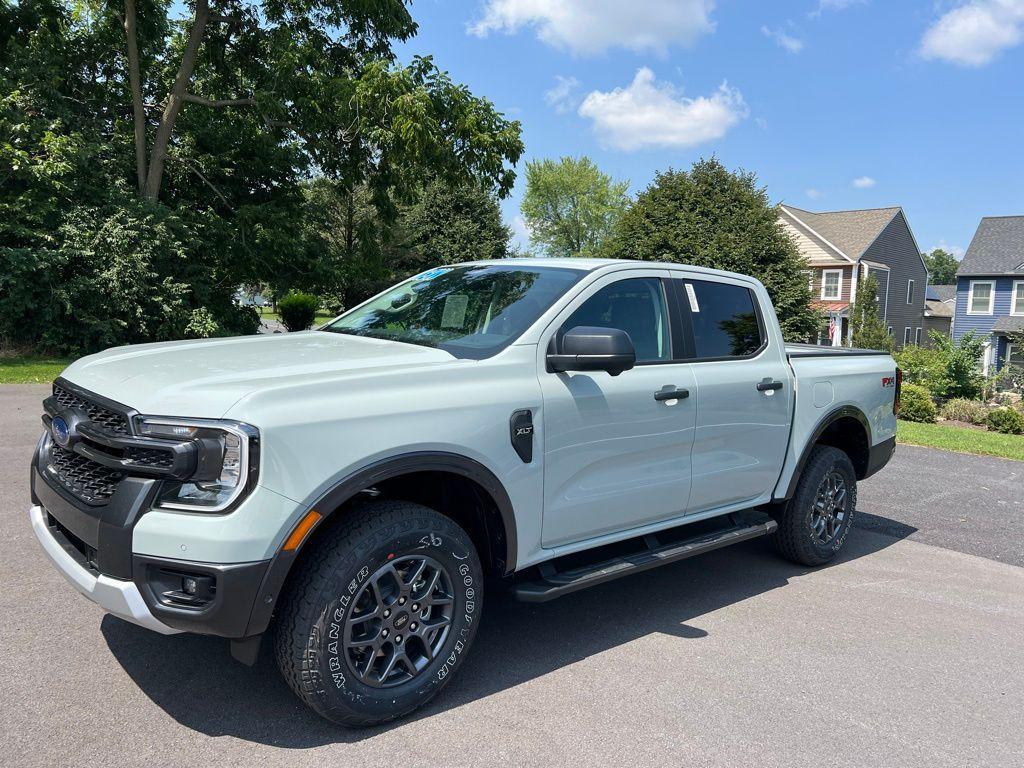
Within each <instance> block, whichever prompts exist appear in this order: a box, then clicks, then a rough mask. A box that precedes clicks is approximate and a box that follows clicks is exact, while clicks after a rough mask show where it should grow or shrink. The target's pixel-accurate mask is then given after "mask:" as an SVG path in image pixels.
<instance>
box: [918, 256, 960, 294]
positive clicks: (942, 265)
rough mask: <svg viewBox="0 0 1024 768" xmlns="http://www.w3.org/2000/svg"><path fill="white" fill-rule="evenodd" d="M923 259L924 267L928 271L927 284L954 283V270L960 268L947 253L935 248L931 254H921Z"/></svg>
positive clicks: (954, 258) (958, 263)
mask: <svg viewBox="0 0 1024 768" xmlns="http://www.w3.org/2000/svg"><path fill="white" fill-rule="evenodd" d="M921 255H922V256H923V257H924V265H925V267H927V269H928V282H929V283H931V284H932V285H950V284H952V283H955V282H956V270H957V269H958V268H959V266H960V262H959V261H957V258H956V256H954V255H953V254H952V253H950V252H949V251H945V250H943V249H942V248H936V249H935V250H933V251H932V252H931V253H923V254H921Z"/></svg>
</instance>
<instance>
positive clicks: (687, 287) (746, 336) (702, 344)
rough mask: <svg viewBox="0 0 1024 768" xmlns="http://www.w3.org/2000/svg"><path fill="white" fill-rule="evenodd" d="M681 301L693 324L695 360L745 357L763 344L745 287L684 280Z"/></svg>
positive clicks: (754, 307)
mask: <svg viewBox="0 0 1024 768" xmlns="http://www.w3.org/2000/svg"><path fill="white" fill-rule="evenodd" d="M683 291H684V296H683V302H684V304H686V305H687V306H688V307H689V310H690V319H691V322H692V325H693V342H694V351H695V357H696V358H697V359H698V360H705V359H722V358H733V357H749V356H750V355H753V354H754V353H756V352H757V351H758V350H760V349H761V347H763V346H764V344H765V336H764V330H763V329H762V327H761V321H760V319H759V317H758V314H757V304H756V301H757V300H756V299H755V298H754V294H753V292H752V291H751V290H750V289H749V288H744V287H743V286H740V285H730V284H728V283H715V282H711V281H708V280H684V281H683Z"/></svg>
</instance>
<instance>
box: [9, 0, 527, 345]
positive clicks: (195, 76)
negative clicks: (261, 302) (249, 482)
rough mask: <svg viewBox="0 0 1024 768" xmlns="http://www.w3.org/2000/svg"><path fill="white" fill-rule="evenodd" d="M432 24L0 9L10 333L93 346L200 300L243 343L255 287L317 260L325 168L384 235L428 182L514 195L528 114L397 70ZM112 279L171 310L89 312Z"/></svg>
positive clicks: (201, 11) (356, 12)
mask: <svg viewBox="0 0 1024 768" xmlns="http://www.w3.org/2000/svg"><path fill="white" fill-rule="evenodd" d="M415 31H416V24H415V22H414V21H413V20H412V18H411V17H410V16H409V12H408V10H407V7H406V3H405V2H403V0H186V2H185V3H176V2H172V1H171V0H85V1H84V2H76V3H69V2H66V0H18V2H11V1H10V0H0V283H3V286H2V287H3V289H4V292H5V298H4V301H0V337H3V338H5V339H6V340H9V341H11V342H13V343H17V344H21V345H26V344H38V343H45V344H50V345H52V346H54V347H60V348H61V349H66V350H72V349H73V350H75V351H85V350H90V349H94V348H96V347H97V346H100V345H104V344H111V343H117V342H118V341H123V340H132V341H142V340H158V339H161V338H173V337H175V336H178V335H181V334H182V333H184V332H185V328H186V327H189V326H190V327H193V328H195V327H197V325H196V324H195V323H193V322H192V316H193V315H195V314H196V313H197V312H199V310H205V312H204V313H201V314H202V317H203V318H204V322H203V323H202V326H203V327H206V328H210V327H214V326H216V328H218V329H219V330H218V332H244V331H246V330H247V329H249V328H251V327H253V325H254V323H255V318H254V317H253V316H251V315H252V313H246V312H239V311H238V307H236V306H235V305H234V302H233V300H232V296H233V294H234V292H235V290H236V288H237V286H238V285H240V284H243V283H265V282H274V281H277V280H279V279H280V277H281V276H282V275H293V276H295V281H296V282H297V283H298V282H301V279H302V276H303V275H305V274H307V273H310V272H315V271H316V270H317V269H318V268H319V266H318V264H319V262H318V259H319V256H318V255H317V254H316V253H315V252H313V251H311V250H310V249H307V248H305V247H304V243H305V242H306V238H304V237H303V234H302V232H301V227H302V224H303V220H304V217H303V204H304V201H305V194H306V193H305V186H306V184H307V182H308V181H309V180H310V178H311V177H318V176H323V177H325V178H327V179H329V180H330V182H331V184H332V185H334V186H335V187H336V189H338V190H340V193H341V196H342V199H343V200H346V201H348V202H347V203H346V205H347V206H348V208H349V209H350V210H351V211H352V217H351V218H352V220H353V221H356V219H357V218H358V217H357V216H356V212H357V209H359V206H360V205H362V204H363V203H365V204H366V205H368V206H370V207H372V212H369V211H363V212H364V213H366V217H365V218H366V219H367V220H372V221H374V222H375V223H376V222H384V223H386V224H388V225H389V226H390V225H391V224H392V223H393V222H394V220H395V218H396V217H397V216H398V214H399V212H400V210H402V209H403V208H404V207H405V206H407V205H409V204H411V203H413V202H415V201H416V200H417V199H418V195H419V192H420V190H421V189H422V188H423V186H424V184H426V183H428V182H430V181H431V180H433V179H439V180H441V181H443V182H444V183H446V184H451V185H459V184H474V185H479V186H481V187H483V188H486V189H488V190H491V191H493V192H494V193H495V194H497V195H506V194H507V193H508V192H509V190H510V189H511V187H512V184H513V182H514V178H515V174H514V170H513V166H514V163H515V162H516V161H517V160H518V158H519V156H520V154H521V153H522V142H521V139H520V135H519V134H520V126H519V124H518V123H517V122H515V121H510V120H507V119H505V118H504V116H503V115H502V114H501V113H499V112H498V111H497V110H496V109H495V108H494V106H493V105H492V104H491V103H490V102H489V101H487V100H486V99H482V98H479V97H477V96H474V95H473V94H472V93H471V92H470V91H469V90H468V89H466V88H465V87H464V86H461V85H459V84H457V83H454V82H453V81H452V80H451V78H450V77H449V76H448V75H447V74H446V73H444V72H441V71H439V70H438V69H437V67H436V66H435V65H434V63H433V62H432V60H431V59H430V58H429V57H418V58H415V59H413V60H412V61H411V62H410V63H408V64H400V63H398V62H397V60H396V56H395V53H394V50H393V48H394V46H395V45H396V44H397V43H399V42H402V41H405V40H408V39H409V38H410V37H411V36H412V35H413V34H414V33H415ZM357 198H358V203H359V204H358V205H357V204H356V199H357ZM70 222H75V223H76V227H77V230H76V229H75V228H74V227H71V226H70ZM375 225H376V224H375ZM112 229H116V230H117V231H118V236H117V237H112V236H111V231H112ZM357 240H358V238H356V237H353V238H352V242H353V244H355V243H356V241H357ZM93 243H101V244H102V246H103V248H102V251H101V250H100V249H94V248H92V245H91V244H93ZM161 244H162V245H161ZM118 249H121V250H118ZM101 253H102V255H101ZM129 264H130V265H132V266H131V268H130V269H129V268H128V267H127V265H129ZM140 280H141V281H143V282H142V283H141V284H140V283H139V281H140ZM58 283H59V285H60V288H61V290H60V291H51V290H49V288H48V286H50V285H53V284H58ZM95 285H117V286H119V287H118V290H121V289H122V288H123V291H124V295H126V296H129V295H133V291H138V292H140V293H141V294H143V295H146V296H149V297H150V298H151V299H152V301H153V302H154V303H155V304H157V305H159V306H161V307H166V308H173V312H171V314H170V316H168V317H167V318H166V322H161V323H159V324H156V323H146V324H145V325H144V326H138V325H137V323H136V319H135V317H134V315H133V314H132V313H131V312H130V311H129V310H130V301H128V300H126V301H124V302H122V303H119V304H118V306H119V307H123V308H124V314H122V315H117V314H115V315H108V316H104V314H103V312H102V311H100V312H98V313H96V315H95V317H93V316H92V314H91V313H84V311H83V310H84V307H86V306H89V305H90V296H91V295H92V294H90V295H89V296H85V295H83V296H79V295H77V294H74V293H73V291H74V290H78V289H77V288H75V286H79V287H80V288H81V290H82V291H86V290H89V291H92V290H94V288H95ZM7 296H18V300H17V301H7ZM17 307H21V309H24V308H25V307H33V312H34V315H33V317H34V318H35V319H36V320H38V318H45V321H33V322H27V321H26V320H25V313H24V312H23V311H21V310H20V309H17ZM120 311H121V310H120V309H119V310H118V312H120ZM168 311H170V309H169V310H168ZM83 314H86V315H88V316H87V317H86V319H85V320H82V317H83ZM210 317H212V318H213V319H214V322H213V323H210V322H206V320H208V319H209V318H210ZM72 319H73V322H72ZM57 326H61V328H62V329H63V330H62V331H61V333H62V334H64V335H61V337H60V338H59V339H55V338H54V337H53V335H52V334H50V333H49V331H51V330H53V329H54V328H56V327H57ZM89 328H91V330H88V329H89ZM73 329H80V330H81V331H82V333H81V335H80V337H79V338H78V340H77V341H73V340H69V339H68V338H66V337H65V336H66V334H69V333H72V331H73Z"/></svg>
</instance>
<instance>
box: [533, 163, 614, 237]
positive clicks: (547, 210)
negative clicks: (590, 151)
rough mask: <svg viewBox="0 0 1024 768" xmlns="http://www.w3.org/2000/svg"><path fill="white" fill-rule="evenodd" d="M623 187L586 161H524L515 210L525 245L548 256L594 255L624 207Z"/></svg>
mask: <svg viewBox="0 0 1024 768" xmlns="http://www.w3.org/2000/svg"><path fill="white" fill-rule="evenodd" d="M628 189H629V182H628V181H615V180H614V179H612V177H611V176H608V175H607V174H605V173H602V172H601V170H600V169H599V168H598V167H597V166H596V165H595V164H594V162H593V161H592V160H591V159H590V158H589V157H578V158H575V157H563V158H561V159H560V160H533V161H531V162H529V163H527V164H526V194H525V196H524V197H523V203H522V206H521V209H520V210H521V212H522V214H523V219H524V220H525V221H526V224H527V226H528V227H529V228H530V242H531V243H533V244H534V245H536V246H537V247H539V248H540V249H541V250H543V251H544V252H545V253H546V254H547V255H549V256H592V255H594V254H595V252H596V251H597V249H598V248H599V247H600V245H601V243H602V241H603V240H604V239H605V237H607V235H608V233H609V232H610V231H611V230H612V228H613V227H614V226H615V224H616V222H617V221H618V220H619V218H620V217H621V216H622V214H623V213H624V212H625V211H626V209H627V208H628V207H629V196H628V194H627V190H628Z"/></svg>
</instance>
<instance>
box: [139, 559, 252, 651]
mask: <svg viewBox="0 0 1024 768" xmlns="http://www.w3.org/2000/svg"><path fill="white" fill-rule="evenodd" d="M133 559H134V581H135V585H136V586H137V587H138V588H139V591H140V592H141V593H142V599H143V600H145V601H146V605H147V606H148V607H149V610H150V612H151V613H152V614H153V615H154V616H155V617H156V618H157V619H159V620H160V621H162V622H163V623H164V624H166V625H167V626H169V627H174V628H175V629H180V630H182V631H184V632H196V633H198V634H203V635H219V636H220V637H231V638H241V637H245V636H246V628H247V626H248V624H249V615H250V614H251V613H252V610H253V605H254V603H255V602H256V599H257V597H258V595H259V590H260V584H262V583H263V577H264V575H265V574H266V572H267V568H268V567H269V565H270V561H269V560H261V561H258V562H253V563H233V564H231V565H214V564H211V563H194V562H190V561H188V560H169V559H166V558H157V557H148V556H144V555H135V556H134V558H133ZM189 577H191V578H195V579H196V580H197V581H199V582H200V584H201V585H202V584H204V583H205V584H209V583H211V580H212V585H213V588H212V591H210V590H203V589H202V588H201V589H200V595H199V596H198V597H196V598H192V597H191V596H189V595H187V594H185V593H184V592H183V590H182V588H181V585H182V581H183V579H186V578H189Z"/></svg>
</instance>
